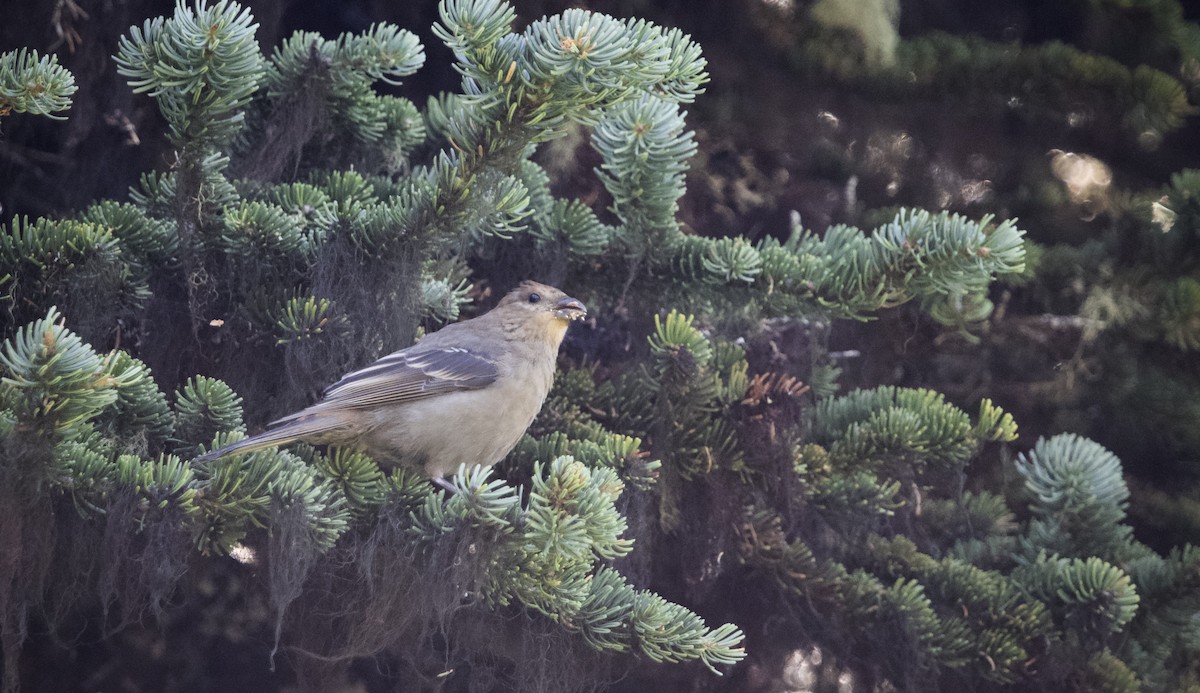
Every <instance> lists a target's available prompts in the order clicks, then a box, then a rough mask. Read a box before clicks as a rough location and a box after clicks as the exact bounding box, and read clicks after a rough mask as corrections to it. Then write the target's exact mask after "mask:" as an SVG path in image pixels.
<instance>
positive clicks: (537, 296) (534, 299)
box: [529, 294, 542, 303]
mask: <svg viewBox="0 0 1200 693" xmlns="http://www.w3.org/2000/svg"><path fill="white" fill-rule="evenodd" d="M540 300H542V295H541V294H529V302H530V303H537V302H538V301H540Z"/></svg>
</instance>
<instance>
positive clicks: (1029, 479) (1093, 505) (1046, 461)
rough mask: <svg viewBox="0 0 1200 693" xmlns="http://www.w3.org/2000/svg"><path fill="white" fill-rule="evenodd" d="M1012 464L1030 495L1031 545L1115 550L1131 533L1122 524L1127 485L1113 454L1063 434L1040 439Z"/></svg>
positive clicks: (1072, 551)
mask: <svg viewBox="0 0 1200 693" xmlns="http://www.w3.org/2000/svg"><path fill="white" fill-rule="evenodd" d="M1016 468H1017V472H1018V473H1020V474H1021V476H1022V477H1024V479H1025V488H1026V490H1027V491H1028V492H1029V493H1030V495H1031V496H1032V498H1033V502H1032V505H1031V509H1032V511H1033V512H1034V515H1035V519H1034V521H1033V523H1032V525H1031V527H1030V534H1031V537H1030V539H1031V541H1032V547H1031V550H1034V551H1036V550H1038V549H1041V550H1047V551H1052V552H1056V553H1059V554H1062V555H1065V556H1101V557H1111V556H1114V555H1118V554H1119V552H1120V551H1121V549H1122V548H1123V546H1124V544H1125V543H1126V542H1127V541H1128V538H1129V535H1130V528H1129V527H1128V526H1125V525H1122V524H1121V522H1122V521H1123V520H1124V519H1125V507H1126V505H1127V503H1128V499H1129V489H1128V488H1127V487H1126V486H1125V480H1124V479H1123V478H1122V476H1121V462H1120V460H1118V459H1117V458H1116V456H1115V455H1113V454H1112V453H1111V452H1109V451H1108V450H1105V449H1104V448H1103V447H1101V446H1100V445H1099V444H1097V443H1094V442H1092V441H1090V440H1087V439H1086V438H1080V437H1079V436H1076V435H1072V434H1063V435H1058V436H1055V437H1053V438H1050V439H1049V440H1045V439H1043V440H1039V441H1038V442H1037V444H1036V445H1035V446H1034V448H1033V450H1031V451H1030V452H1029V453H1028V454H1026V455H1023V456H1022V457H1021V458H1020V459H1019V460H1018V461H1017V464H1016Z"/></svg>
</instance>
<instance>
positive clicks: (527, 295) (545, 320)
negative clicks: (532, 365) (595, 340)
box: [496, 281, 587, 346]
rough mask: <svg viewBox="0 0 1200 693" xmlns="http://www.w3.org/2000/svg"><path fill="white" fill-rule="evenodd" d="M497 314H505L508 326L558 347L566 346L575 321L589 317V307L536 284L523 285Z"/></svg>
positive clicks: (504, 300) (506, 297) (501, 300)
mask: <svg viewBox="0 0 1200 693" xmlns="http://www.w3.org/2000/svg"><path fill="white" fill-rule="evenodd" d="M496 310H498V311H502V312H503V314H504V317H505V320H504V322H505V323H506V325H511V326H513V327H517V326H519V327H520V328H521V329H522V330H527V331H529V332H531V333H533V334H536V335H538V336H541V337H543V338H544V339H546V340H547V341H551V342H553V343H554V345H555V346H558V344H559V343H561V342H562V338H563V335H565V334H566V333H567V326H569V325H570V324H571V321H573V320H582V319H584V318H586V317H587V307H586V306H584V305H583V302H582V301H580V300H579V299H577V298H572V297H570V296H568V295H566V294H565V293H563V292H562V291H560V290H558V289H556V288H554V287H553V286H546V285H545V284H539V283H537V282H534V281H526V282H521V285H520V286H518V287H517V288H515V289H513V290H512V291H510V292H509V293H508V295H506V296H505V297H504V298H502V299H500V304H499V305H497V306H496Z"/></svg>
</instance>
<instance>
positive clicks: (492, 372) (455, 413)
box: [199, 281, 587, 480]
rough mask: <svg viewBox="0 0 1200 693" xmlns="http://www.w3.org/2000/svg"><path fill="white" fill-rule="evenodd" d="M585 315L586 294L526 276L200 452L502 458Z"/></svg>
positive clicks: (461, 460)
mask: <svg viewBox="0 0 1200 693" xmlns="http://www.w3.org/2000/svg"><path fill="white" fill-rule="evenodd" d="M586 316H587V308H585V307H584V305H583V303H581V302H580V301H579V300H577V299H574V298H571V297H570V296H567V295H566V294H564V293H563V292H562V291H559V290H558V289H555V288H554V287H551V286H546V285H545V284H538V283H537V282H532V281H527V282H524V283H522V284H521V285H520V286H519V287H517V288H516V289H515V290H513V291H512V292H510V293H509V294H508V295H506V296H505V297H504V298H503V299H501V300H500V303H499V304H498V305H497V306H496V307H495V308H494V309H492V310H491V311H489V312H487V313H485V314H483V315H480V316H479V317H477V318H473V319H471V320H464V321H463V322H459V323H455V324H452V325H447V326H446V327H443V328H442V329H440V330H438V331H437V332H433V333H431V334H429V335H426V336H425V337H424V338H423V339H421V341H419V342H417V343H416V344H414V345H413V346H410V347H408V348H407V349H401V350H400V351H397V352H394V353H391V354H388V355H387V356H384V357H383V358H381V359H379V360H378V361H376V362H375V363H373V364H371V365H369V366H367V367H365V368H362V369H360V370H357V371H354V372H352V373H349V374H347V375H346V376H345V377H343V378H342V379H341V380H339V381H337V382H336V383H334V384H333V385H330V386H329V387H328V388H326V389H325V392H324V394H323V395H322V397H321V401H319V402H317V403H316V404H314V405H312V406H310V407H308V408H307V409H303V410H301V411H298V412H296V413H295V414H290V415H288V416H285V417H283V418H282V419H279V420H278V421H274V422H272V423H271V424H270V425H269V427H268V429H267V430H266V431H264V432H262V433H259V434H258V435H254V436H250V437H249V438H246V439H244V440H241V441H238V442H236V443H233V444H232V445H227V446H225V447H223V448H220V449H217V450H213V451H212V452H209V453H207V454H205V455H202V456H201V457H200V458H199V459H200V460H213V459H217V458H219V457H224V456H226V455H233V454H241V453H247V452H252V451H254V450H258V449H261V448H265V447H270V446H272V445H283V444H286V443H291V442H295V441H304V442H307V443H313V444H315V445H340V446H346V447H352V448H357V449H359V450H362V451H363V452H366V453H368V454H369V455H371V456H372V457H373V458H375V459H376V460H377V461H379V462H381V463H384V464H387V465H397V464H401V465H404V466H406V467H410V468H413V469H421V470H423V471H424V472H425V473H426V474H427V475H429V476H430V477H431V478H433V479H434V480H439V479H441V477H444V476H446V475H447V474H450V473H452V472H454V471H455V470H457V469H458V466H459V465H460V464H465V465H467V466H468V467H470V466H472V465H492V464H495V463H497V462H499V461H500V460H501V459H502V458H503V457H504V456H505V455H507V454H508V453H509V451H510V450H512V449H513V447H514V446H515V445H516V444H517V441H518V440H520V438H521V436H522V435H524V433H525V431H526V429H528V428H529V424H531V423H533V419H534V417H535V416H537V413H538V411H539V410H540V409H541V408H542V402H544V401H545V399H546V394H547V393H548V392H549V391H550V386H551V384H552V383H553V382H554V369H555V363H556V361H557V359H558V347H559V345H560V344H561V343H562V340H563V336H564V335H565V334H566V332H567V327H568V326H569V325H570V324H571V321H572V320H580V319H583V318H584V317H586Z"/></svg>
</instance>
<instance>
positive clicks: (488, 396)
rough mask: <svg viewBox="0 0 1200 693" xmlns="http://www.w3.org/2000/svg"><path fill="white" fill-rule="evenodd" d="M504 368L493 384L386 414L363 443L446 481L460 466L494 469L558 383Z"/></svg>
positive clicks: (548, 373) (541, 372) (548, 374)
mask: <svg viewBox="0 0 1200 693" xmlns="http://www.w3.org/2000/svg"><path fill="white" fill-rule="evenodd" d="M517 363H518V367H516V368H513V369H502V371H501V375H500V377H499V378H497V379H496V381H495V382H493V383H492V384H491V385H489V386H487V387H484V388H481V389H478V390H461V391H458V392H451V393H447V394H444V395H439V396H437V397H430V398H428V399H425V400H420V401H416V402H409V403H405V404H402V405H397V406H395V407H389V408H386V409H384V410H381V411H380V413H379V414H377V415H376V425H375V426H374V427H373V430H372V432H371V433H370V434H368V435H367V436H366V439H365V440H364V441H363V443H364V447H367V448H368V449H369V450H370V451H372V453H373V455H374V456H376V457H377V458H381V459H386V458H392V459H396V458H400V459H399V460H397V461H402V462H403V463H406V464H409V465H419V466H421V467H423V468H424V471H425V472H426V473H427V474H429V475H430V476H446V475H448V474H452V473H454V472H455V471H457V470H458V467H459V465H462V464H465V465H467V466H468V467H470V466H473V465H492V464H495V463H496V462H499V461H500V460H501V459H502V458H503V457H504V456H505V455H507V454H508V453H509V451H511V450H512V448H513V447H514V446H515V445H516V444H517V441H519V440H520V439H521V436H522V435H524V433H525V430H526V429H528V428H529V424H531V423H532V422H533V419H534V417H536V416H537V414H538V411H539V410H540V409H541V407H542V403H543V402H544V401H545V399H546V395H547V393H548V392H549V390H550V385H551V384H552V383H553V379H554V370H553V361H551V367H550V368H549V369H545V368H536V367H531V368H526V367H521V366H520V365H519V363H520V362H519V361H518V362H517Z"/></svg>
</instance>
